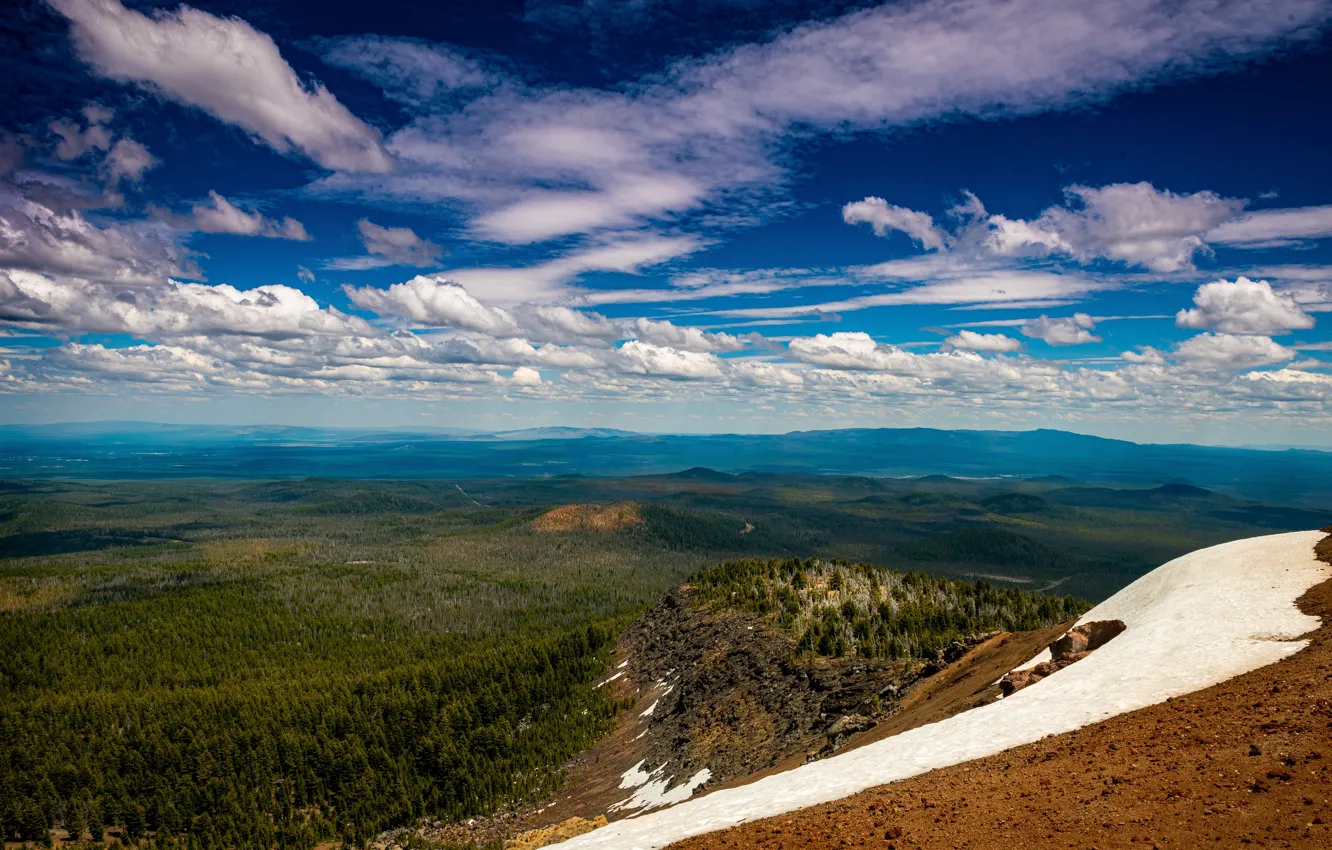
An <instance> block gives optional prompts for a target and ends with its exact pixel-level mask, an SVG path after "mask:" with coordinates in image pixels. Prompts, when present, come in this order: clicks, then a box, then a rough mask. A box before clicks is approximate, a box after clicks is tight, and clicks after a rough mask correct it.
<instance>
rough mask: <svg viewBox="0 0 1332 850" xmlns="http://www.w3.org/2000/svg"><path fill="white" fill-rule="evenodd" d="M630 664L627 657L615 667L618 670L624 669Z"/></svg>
mask: <svg viewBox="0 0 1332 850" xmlns="http://www.w3.org/2000/svg"><path fill="white" fill-rule="evenodd" d="M628 666H629V659H628V658H626V659H625V660H623V661H621V662H620V663H619V664H617V665H615V669H616V670H623V669H624V668H626V667H628Z"/></svg>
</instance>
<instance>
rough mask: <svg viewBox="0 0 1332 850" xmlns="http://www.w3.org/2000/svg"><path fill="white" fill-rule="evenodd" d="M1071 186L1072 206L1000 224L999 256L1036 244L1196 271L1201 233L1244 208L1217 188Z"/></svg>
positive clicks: (994, 243) (995, 236)
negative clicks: (1181, 190) (1177, 190)
mask: <svg viewBox="0 0 1332 850" xmlns="http://www.w3.org/2000/svg"><path fill="white" fill-rule="evenodd" d="M1065 191H1066V193H1067V194H1068V197H1069V201H1070V203H1069V205H1068V206H1054V207H1050V208H1049V209H1047V210H1046V211H1045V212H1043V213H1041V216H1040V217H1039V218H1038V219H1036V220H1034V221H1032V222H1009V221H1008V220H1007V219H1004V220H1002V221H1000V222H996V223H995V225H994V227H993V230H992V233H991V235H990V240H989V243H988V244H989V246H990V247H992V248H993V249H994V250H995V251H996V252H997V253H1000V254H1020V253H1024V252H1027V251H1029V250H1032V249H1037V250H1039V251H1041V252H1050V253H1066V254H1069V255H1071V256H1073V257H1075V258H1077V259H1080V260H1084V261H1088V260H1094V259H1098V258H1105V259H1108V260H1118V261H1121V262H1124V263H1128V264H1130V265H1138V266H1143V267H1145V268H1148V269H1150V270H1152V271H1156V272H1176V271H1182V270H1187V269H1192V268H1193V257H1194V255H1195V254H1196V253H1198V252H1199V251H1205V250H1206V249H1207V244H1206V242H1204V241H1203V238H1202V237H1203V234H1205V233H1207V232H1208V231H1209V230H1211V229H1212V228H1214V227H1216V226H1217V225H1218V224H1220V223H1222V222H1224V221H1227V220H1229V219H1231V218H1233V217H1234V216H1235V215H1236V214H1237V213H1238V212H1239V211H1240V210H1241V209H1243V208H1244V202H1243V201H1241V200H1235V199H1231V198H1223V197H1221V196H1220V195H1217V194H1216V193H1214V192H1194V193H1192V194H1176V193H1174V192H1171V191H1169V190H1158V189H1157V188H1156V187H1155V186H1153V185H1152V184H1150V183H1116V184H1112V185H1108V186H1102V187H1099V188H1093V187H1089V186H1070V187H1069V188H1068V189H1066V190H1065Z"/></svg>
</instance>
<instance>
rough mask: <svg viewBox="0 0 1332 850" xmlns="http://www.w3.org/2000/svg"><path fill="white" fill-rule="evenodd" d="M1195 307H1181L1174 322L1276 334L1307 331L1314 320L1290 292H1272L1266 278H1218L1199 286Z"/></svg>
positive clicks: (1267, 334) (1236, 332)
mask: <svg viewBox="0 0 1332 850" xmlns="http://www.w3.org/2000/svg"><path fill="white" fill-rule="evenodd" d="M1193 304H1194V307H1193V309H1189V310H1180V311H1179V313H1178V314H1176V316H1175V324H1176V325H1178V326H1179V327H1181V328H1195V329H1198V330H1201V329H1203V328H1215V329H1216V330H1218V331H1221V332H1222V333H1226V334H1260V335H1264V336H1271V335H1273V334H1284V333H1290V332H1291V331H1294V330H1308V329H1309V328H1312V327H1313V326H1314V319H1313V317H1312V316H1310V315H1309V314H1308V313H1306V312H1304V310H1303V309H1301V308H1300V305H1299V304H1297V303H1295V299H1294V298H1292V297H1290V296H1289V295H1279V294H1277V293H1275V292H1273V291H1272V285H1271V284H1270V283H1268V282H1267V281H1265V280H1258V281H1254V280H1249V279H1248V278H1247V277H1240V278H1236V279H1235V280H1233V281H1228V280H1216V281H1212V282H1211V283H1205V284H1203V285H1202V286H1200V287H1198V291H1197V292H1196V293H1194V295H1193Z"/></svg>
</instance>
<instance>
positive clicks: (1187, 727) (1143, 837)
mask: <svg viewBox="0 0 1332 850" xmlns="http://www.w3.org/2000/svg"><path fill="white" fill-rule="evenodd" d="M1321 548H1322V550H1323V552H1322V557H1323V560H1324V561H1326V562H1328V563H1332V538H1325V540H1324V542H1323V543H1322V544H1321ZM1299 607H1300V609H1301V610H1302V611H1303V612H1305V613H1306V614H1310V615H1313V616H1316V617H1319V618H1321V620H1322V621H1323V625H1322V626H1321V627H1320V628H1319V629H1318V630H1317V631H1315V632H1314V633H1313V634H1312V635H1310V636H1309V646H1308V648H1306V649H1304V650H1303V651H1301V652H1299V653H1297V654H1295V655H1293V656H1291V657H1289V658H1286V659H1284V660H1283V661H1281V662H1280V663H1278V664H1275V665H1270V666H1267V667H1263V668H1260V669H1258V670H1254V671H1252V672H1249V673H1245V674H1243V675H1241V676H1238V677H1236V678H1233V679H1230V680H1228V681H1225V682H1222V683H1220V684H1218V685H1214V686H1212V687H1210V688H1207V689H1205V690H1202V691H1198V692H1196V693H1192V694H1188V695H1185V696H1182V697H1177V698H1175V699H1172V700H1170V701H1169V702H1168V703H1163V704H1158V705H1155V706H1151V707H1148V708H1145V709H1142V710H1139V711H1135V712H1131V713H1128V714H1123V715H1120V716H1118V717H1114V718H1111V719H1109V720H1106V721H1104V722H1102V723H1099V724H1096V725H1094V726H1090V727H1086V728H1083V729H1080V730H1077V731H1074V732H1069V733H1067V734H1064V735H1059V736H1055V737H1052V738H1048V739H1045V740H1042V741H1039V742H1036V743H1032V744H1027V745H1025V746H1022V747H1018V748H1015V749H1012V750H1008V751H1005V752H1003V753H1000V754H997V755H994V756H990V757H987V758H984V759H980V760H977V761H971V762H967V763H965V764H961V765H957V766H954V767H949V768H944V769H942V770H936V771H933V772H931V773H928V774H926V775H923V776H918V777H915V778H912V779H907V780H905V781H902V782H897V783H894V784H892V785H887V786H883V787H879V788H873V789H870V790H867V791H865V792H863V793H861V794H858V795H855V796H852V797H848V798H846V799H844V800H839V801H837V802H834V803H828V804H825V805H821V806H815V807H813V808H809V809H804V810H802V811H799V812H795V813H792V814H790V815H784V816H780V817H776V818H772V819H769V820H764V821H757V822H754V823H750V824H745V825H744V826H740V827H736V828H734V829H729V830H726V831H724V832H717V833H712V834H709V835H703V836H699V837H697V838H692V839H689V840H687V841H684V842H682V843H680V844H679V845H676V847H677V848H678V850H720V848H723V847H724V848H726V850H749V848H769V847H774V846H783V847H787V848H796V847H828V846H838V845H841V844H843V843H846V844H852V845H857V844H858V845H864V846H870V847H882V848H902V847H907V846H910V847H918V848H927V850H929V849H932V848H939V850H944V848H955V847H968V846H970V847H991V846H993V847H1064V846H1076V847H1092V846H1094V847H1203V846H1206V847H1213V846H1215V847H1238V846H1256V847H1292V848H1309V850H1323V848H1326V847H1329V846H1332V733H1330V732H1329V728H1330V727H1329V724H1330V723H1332V581H1325V582H1323V583H1322V584H1319V585H1317V586H1315V587H1314V588H1311V589H1310V590H1309V591H1308V592H1307V593H1306V594H1304V595H1303V596H1302V597H1301V599H1300V600H1299Z"/></svg>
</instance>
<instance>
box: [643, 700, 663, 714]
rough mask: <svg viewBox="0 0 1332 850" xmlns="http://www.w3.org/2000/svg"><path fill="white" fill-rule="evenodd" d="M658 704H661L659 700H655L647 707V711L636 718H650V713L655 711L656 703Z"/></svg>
mask: <svg viewBox="0 0 1332 850" xmlns="http://www.w3.org/2000/svg"><path fill="white" fill-rule="evenodd" d="M659 702H661V700H657V701H656V702H653V703H652V705H649V706H648V707H647V711H644V712H643V713H642V714H640V715H638V716H639V717H651V716H652V712H654V711H656V710H657V703H659Z"/></svg>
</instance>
